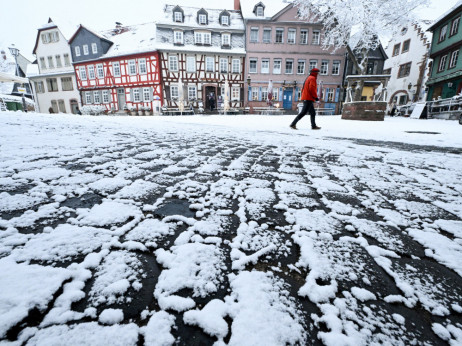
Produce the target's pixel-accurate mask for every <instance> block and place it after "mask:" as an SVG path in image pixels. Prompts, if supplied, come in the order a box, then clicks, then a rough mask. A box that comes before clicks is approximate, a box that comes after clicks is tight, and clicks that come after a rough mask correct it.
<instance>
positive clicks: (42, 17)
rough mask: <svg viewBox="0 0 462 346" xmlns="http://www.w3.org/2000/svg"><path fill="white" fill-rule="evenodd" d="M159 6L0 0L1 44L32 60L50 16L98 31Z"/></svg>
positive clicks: (130, 1) (191, 0) (222, 0)
mask: <svg viewBox="0 0 462 346" xmlns="http://www.w3.org/2000/svg"><path fill="white" fill-rule="evenodd" d="M241 1H249V0H241ZM457 1H458V0H444V1H442V0H430V3H431V4H430V7H429V8H423V9H420V10H419V11H418V14H419V17H420V18H422V19H436V18H438V17H439V16H440V15H441V14H443V13H444V12H446V11H447V10H449V9H450V8H451V7H452V6H454V5H455V3H456V2H457ZM167 3H169V4H182V5H184V6H198V7H206V8H207V7H209V8H217V7H218V8H227V9H232V8H233V4H234V0H174V1H167ZM218 4H219V5H218ZM18 5H19V6H18ZM162 6H163V5H162V2H161V1H159V0H77V1H76V0H72V1H71V0H22V1H17V0H16V1H14V0H0V47H2V48H7V47H8V46H11V44H13V43H14V44H15V45H16V47H17V48H19V49H20V50H21V53H22V54H23V55H24V56H25V57H26V58H29V59H31V60H32V59H34V57H33V55H32V50H33V49H34V44H35V39H36V36H37V29H38V28H40V27H41V26H42V25H43V24H45V23H47V21H48V18H49V17H51V18H52V19H55V20H56V21H60V22H68V23H69V22H71V23H75V24H76V25H78V24H83V25H86V26H88V27H89V28H91V29H93V30H96V31H99V30H104V29H109V28H112V27H114V25H115V24H114V23H115V22H121V23H122V24H124V25H128V24H139V23H146V22H150V21H153V20H154V18H155V17H156V13H159V11H161V10H162Z"/></svg>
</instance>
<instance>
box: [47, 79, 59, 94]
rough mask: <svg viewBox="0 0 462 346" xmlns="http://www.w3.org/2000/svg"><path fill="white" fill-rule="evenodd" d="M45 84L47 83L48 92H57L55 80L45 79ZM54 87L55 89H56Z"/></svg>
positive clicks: (56, 81)
mask: <svg viewBox="0 0 462 346" xmlns="http://www.w3.org/2000/svg"><path fill="white" fill-rule="evenodd" d="M46 83H47V91H48V92H58V91H59V87H58V79H57V78H53V77H50V78H47V79H46ZM54 87H56V89H55V88H54Z"/></svg>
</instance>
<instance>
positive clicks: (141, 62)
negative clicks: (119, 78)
mask: <svg viewBox="0 0 462 346" xmlns="http://www.w3.org/2000/svg"><path fill="white" fill-rule="evenodd" d="M138 69H139V71H140V74H146V73H147V72H148V70H147V68H146V59H138Z"/></svg>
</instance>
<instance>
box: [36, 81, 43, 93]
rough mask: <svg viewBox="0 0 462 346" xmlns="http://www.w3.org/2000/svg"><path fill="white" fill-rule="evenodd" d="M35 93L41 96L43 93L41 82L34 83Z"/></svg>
mask: <svg viewBox="0 0 462 346" xmlns="http://www.w3.org/2000/svg"><path fill="white" fill-rule="evenodd" d="M35 91H36V93H37V94H43V93H44V92H45V88H44V87H43V82H35Z"/></svg>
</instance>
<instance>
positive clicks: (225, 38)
mask: <svg viewBox="0 0 462 346" xmlns="http://www.w3.org/2000/svg"><path fill="white" fill-rule="evenodd" d="M221 44H222V45H223V46H229V45H230V44H231V35H230V34H222V35H221Z"/></svg>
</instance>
